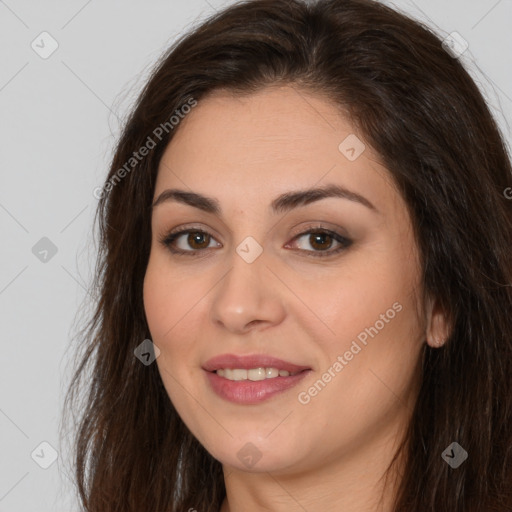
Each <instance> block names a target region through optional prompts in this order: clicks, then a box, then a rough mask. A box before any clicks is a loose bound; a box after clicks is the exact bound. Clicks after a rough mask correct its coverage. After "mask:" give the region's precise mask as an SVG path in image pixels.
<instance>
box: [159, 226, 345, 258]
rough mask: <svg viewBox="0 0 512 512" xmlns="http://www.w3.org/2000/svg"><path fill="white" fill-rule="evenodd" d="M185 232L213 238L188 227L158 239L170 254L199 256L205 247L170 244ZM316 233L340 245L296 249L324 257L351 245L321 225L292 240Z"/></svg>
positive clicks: (316, 256) (206, 233)
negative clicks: (325, 248) (187, 249)
mask: <svg viewBox="0 0 512 512" xmlns="http://www.w3.org/2000/svg"><path fill="white" fill-rule="evenodd" d="M187 233H199V234H204V235H208V236H210V237H211V238H213V236H212V235H211V234H210V233H208V232H207V231H203V230H202V229H191V228H189V229H181V230H179V231H171V232H170V233H168V234H166V235H164V236H163V237H162V238H161V239H160V240H159V242H160V243H161V244H163V245H164V246H165V247H166V248H167V249H168V250H169V251H170V252H171V253H172V254H176V255H178V256H190V257H198V256H199V254H198V252H202V251H204V250H207V249H194V250H190V251H184V250H182V249H176V248H173V247H172V244H173V243H174V242H175V241H176V239H177V238H179V237H180V236H181V235H184V234H187ZM316 234H321V235H328V236H330V237H331V238H333V239H334V240H335V241H336V242H338V243H339V244H341V245H340V247H339V248H338V249H335V250H326V251H308V250H305V249H297V250H299V251H304V252H307V253H311V256H313V257H314V258H325V257H328V256H332V255H334V254H338V253H340V252H342V251H344V250H345V249H347V248H348V247H349V246H350V245H352V240H350V239H348V238H346V237H344V236H341V235H340V234H338V233H336V232H335V231H330V230H328V229H325V228H323V227H322V226H316V227H313V228H311V229H310V230H308V231H304V232H303V233H299V234H298V235H296V236H294V237H293V239H292V241H294V240H297V239H299V238H301V237H303V236H305V235H316Z"/></svg>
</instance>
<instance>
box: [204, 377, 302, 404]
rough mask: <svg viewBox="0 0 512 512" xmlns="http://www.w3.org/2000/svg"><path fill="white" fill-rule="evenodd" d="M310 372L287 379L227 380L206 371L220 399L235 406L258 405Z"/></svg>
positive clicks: (292, 385)
mask: <svg viewBox="0 0 512 512" xmlns="http://www.w3.org/2000/svg"><path fill="white" fill-rule="evenodd" d="M310 371H311V370H305V371H302V372H300V373H297V374H296V375H292V376H288V377H274V378H272V379H265V380H256V381H253V380H228V379H225V378H224V377H220V376H219V375H217V374H216V373H215V372H208V371H206V376H207V378H208V381H209V383H210V385H211V387H212V388H213V391H215V393H217V395H219V396H220V397H221V398H224V399H225V400H229V401H230V402H234V403H236V404H245V405H251V404H258V403H260V402H263V401H264V400H268V399H269V398H270V397H272V396H274V395H277V394H278V393H282V392H283V391H286V390H287V389H290V388H292V387H294V386H296V385H297V384H298V383H299V382H300V381H301V380H302V379H303V378H304V377H305V376H306V375H307V374H309V372H310Z"/></svg>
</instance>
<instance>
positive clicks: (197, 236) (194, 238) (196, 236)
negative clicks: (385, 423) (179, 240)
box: [188, 231, 208, 249]
mask: <svg viewBox="0 0 512 512" xmlns="http://www.w3.org/2000/svg"><path fill="white" fill-rule="evenodd" d="M207 236H208V235H207V234H206V233H199V232H198V231H196V232H193V233H190V234H189V240H188V241H189V243H190V245H191V246H192V247H194V245H195V244H196V242H197V245H199V246H200V247H199V248H200V249H202V248H203V247H202V246H203V245H205V242H203V243H202V244H201V241H200V240H201V238H206V237H207ZM206 247H208V242H206Z"/></svg>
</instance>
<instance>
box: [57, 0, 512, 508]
mask: <svg viewBox="0 0 512 512" xmlns="http://www.w3.org/2000/svg"><path fill="white" fill-rule="evenodd" d="M273 84H289V85H292V86H293V87H295V88H297V90H302V91H306V92H310V93H312V94H317V95H322V96H323V97H324V98H327V99H328V100H329V101H331V102H332V103H333V105H337V106H338V107H339V108H340V112H342V111H343V112H345V113H346V115H347V116H349V118H350V120H351V122H353V123H354V125H356V126H357V128H358V129H359V130H360V133H362V134H363V135H364V136H365V141H366V142H367V143H368V144H370V145H371V146H372V147H373V148H374V150H375V151H377V153H378V154H379V155H380V156H381V157H382V159H383V161H384V163H385V164H386V166H387V168H388V169H389V171H390V173H391V175H392V177H393V179H394V181H395V183H396V185H397V186H398V189H399V190H400V193H401V194H402V195H403V197H404V199H405V200H406V202H407V205H408V209H409V212H410V215H411V217H412V220H413V224H414V228H415V236H416V241H417V243H418V247H419V248H420V251H421V260H422V261H421V264H422V268H421V272H422V277H423V286H424V293H425V294H427V293H428V294H429V295H430V296H432V297H435V298H437V299H438V300H439V303H440V304H441V305H442V307H443V308H444V310H445V311H446V314H447V316H448V318H449V321H450V324H451V327H452V329H451V333H450V336H449V339H448V340H447V342H446V344H445V345H444V346H443V347H441V348H432V347H430V346H428V345H427V344H426V343H425V346H424V349H423V353H422V385H421V389H420V392H419V396H418V400H417V403H416V407H415V409H414V413H413V417H412V421H411V423H410V427H409V431H408V435H407V439H406V440H405V442H404V444H403V445H402V447H401V452H400V453H401V454H405V455H406V457H405V460H406V465H405V468H403V470H402V473H403V478H402V481H401V485H400V488H399V492H398V495H397V498H396V506H395V511H396V512H410V511H415V512H427V511H431V512H433V511H436V512H440V511H441V512H444V511H449V512H483V511H486V512H487V511H504V510H512V489H511V486H512V473H511V467H512V459H511V457H512V256H511V255H512V200H510V199H507V194H506V193H505V191H506V190H507V189H508V190H511V189H510V188H509V187H511V186H512V169H511V163H510V155H509V154H508V153H507V149H506V147H505V144H504V142H503V139H502V136H501V134H500V132H499V129H498V127H497V125H496V122H495V120H494V119H493V117H492V115H491V114H490V112H489V109H488V107H487V106H486V103H485V101H484V99H483V97H482V94H481V93H480V92H479V90H478V88H477V86H476V85H475V83H474V81H473V80H472V79H471V78H470V75H469V74H468V72H467V71H466V70H465V69H464V67H463V65H462V64H461V62H460V61H459V59H456V58H454V56H452V55H451V54H449V53H448V52H447V51H445V49H444V48H443V46H442V43H441V40H440V39H439V38H438V37H437V36H436V35H435V34H434V33H433V32H432V31H431V30H430V29H428V28H427V27H424V26H423V25H421V24H420V23H418V22H416V21H413V20H411V19H409V18H407V17H406V16H404V15H402V14H399V13H397V12H395V11H394V10H392V9H390V8H388V7H386V6H384V5H382V4H380V3H377V2H374V1H371V0H319V1H317V2H306V1H299V0H248V1H241V2H238V3H237V4H235V5H233V6H231V7H229V8H227V9H225V10H224V11H222V12H219V13H217V14H215V15H214V16H212V17H211V18H209V19H208V20H206V21H205V22H203V23H202V24H201V25H200V26H198V27H197V28H195V29H194V30H193V32H191V33H189V34H186V35H185V36H183V37H181V39H179V40H178V41H176V42H175V44H173V46H172V47H171V48H170V49H169V50H168V51H167V52H166V53H165V54H164V55H163V56H162V58H161V59H160V61H159V62H158V64H157V66H156V67H155V68H154V71H153V73H152V75H151V76H150V78H149V80H148V82H147V84H146V85H145V87H144V89H143V90H142V92H141V94H140V96H139V98H138V101H137V103H136V105H135V107H134V109H133V111H132V112H131V114H130V117H129V118H128V120H127V122H126V124H125V126H124V131H123V133H122V135H121V137H120V140H119V142H118V144H117V147H116V150H115V154H114V156H113V159H112V164H111V167H110V172H109V174H108V177H107V179H106V181H105V187H104V188H103V190H102V191H101V193H100V194H98V196H99V197H100V200H99V204H98V209H97V212H96V213H97V217H96V220H99V222H98V226H99V234H100V238H99V248H98V250H99V252H98V260H97V266H96V271H97V272H96V277H95V281H94V283H93V287H92V290H91V293H93V292H94V291H96V293H97V303H96V304H95V312H94V315H92V318H90V320H89V321H88V323H87V325H86V326H85V327H84V329H83V330H82V331H81V332H80V333H79V336H78V338H79V339H80V340H81V344H80V360H79V363H78V366H77V369H76V372H75V374H74V376H73V380H72V382H71V385H70V387H69V391H68V394H67V395H66V401H65V412H66V413H67V412H68V410H75V409H76V411H77V414H76V415H75V416H78V422H77V425H76V434H75V437H74V438H73V439H74V445H73V446H74V470H75V475H74V477H75V479H76V481H77V488H78V492H79V498H80V501H81V504H82V505H83V507H84V510H87V511H88V512H130V511H133V512H143V511H147V512H150V511H151V512H155V511H158V512H162V511H164V510H166V511H172V512H178V511H180V512H181V511H187V510H189V509H194V510H198V511H199V512H207V511H209V512H218V510H219V508H220V505H221V503H222V501H223V499H224V497H225V487H224V478H223V473H222V466H221V463H220V462H219V461H218V460H215V459H214V458H213V457H212V456H211V455H210V454H209V453H208V452H207V451H206V450H205V449H204V447H203V446H201V445H200V444H199V442H198V441H197V440H196V439H195V438H194V437H193V435H192V434H191V433H190V431H189V430H188V429H187V427H186V426H185V425H184V423H183V422H182V421H181V419H180V417H179V415H178V414H177V412H176V410H175V409H174V407H173V406H172V403H170V400H169V397H168V395H167V393H166V391H165V389H164V387H163V384H162V381H161V378H160V375H159V373H158V368H157V365H156V364H152V365H150V366H145V365H143V364H141V362H140V361H139V360H138V359H137V358H136V357H135V356H134V349H135V348H136V347H137V346H138V345H140V343H141V342H142V341H143V340H145V339H147V338H149V339H150V338H151V335H150V332H149V329H148V325H147V323H146V318H145V314H144V308H143V300H142V285H143V279H144V274H145V269H146V266H147V262H148V257H149V252H150V246H151V202H152V198H153V192H154V185H155V180H156V173H157V168H158V165H159V162H160V159H161V156H162V153H163V151H164V149H165V147H166V146H167V144H168V143H169V141H170V140H171V139H172V137H173V135H174V133H175V132H176V131H177V130H178V129H179V125H178V126H172V123H169V122H168V121H169V119H170V118H171V117H172V116H173V115H174V114H175V113H176V111H178V112H183V106H184V105H186V104H189V105H190V104H191V103H192V102H193V101H198V102H200V101H201V99H203V98H205V96H206V95H207V94H208V93H209V92H211V91H213V90H215V89H221V88H222V89H226V90H230V91H233V92H235V93H239V94H249V93H251V92H254V91H257V90H259V89H261V88H263V87H265V86H268V85H273ZM180 109H181V110H180ZM166 122H167V125H166V124H165V123H166ZM224 122H229V121H228V120H225V121H224ZM162 126H164V127H165V129H162V128H161V129H160V131H157V132H156V133H158V134H159V136H158V137H157V136H156V133H155V130H156V129H157V128H158V127H162ZM148 137H150V138H151V139H152V141H153V142H154V143H155V147H152V148H151V149H150V150H149V152H148V154H147V155H146V156H145V157H144V158H140V159H138V158H137V159H136V161H135V160H131V158H133V153H134V151H137V150H138V149H139V148H141V147H143V146H148V145H149V143H148V140H149V139H148ZM128 162H130V163H129V164H128V166H127V163H128ZM122 168H124V169H125V172H120V169H122ZM109 183H110V185H109ZM509 197H510V195H509ZM93 296H94V293H93ZM425 296H426V295H425ZM89 370H90V373H88V371H89ZM82 387H85V393H84V394H83V397H81V394H80V390H81V389H82ZM81 398H82V400H81ZM452 442H457V443H458V444H460V445H461V446H462V447H463V448H464V449H465V450H466V451H467V452H468V459H467V460H466V461H465V462H464V463H463V464H462V465H461V466H459V467H458V468H457V469H453V468H452V467H450V466H449V465H448V464H447V463H446V462H445V460H443V458H442V456H441V455H442V453H443V451H444V450H445V449H446V448H447V447H448V446H449V445H450V444H451V443H452ZM397 455H398V453H397Z"/></svg>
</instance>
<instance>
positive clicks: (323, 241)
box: [293, 227, 352, 258]
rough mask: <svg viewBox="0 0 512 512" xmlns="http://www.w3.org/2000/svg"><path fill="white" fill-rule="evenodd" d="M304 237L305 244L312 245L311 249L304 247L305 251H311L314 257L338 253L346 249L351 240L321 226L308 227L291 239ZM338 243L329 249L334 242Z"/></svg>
mask: <svg viewBox="0 0 512 512" xmlns="http://www.w3.org/2000/svg"><path fill="white" fill-rule="evenodd" d="M301 238H304V239H305V240H306V243H307V244H310V246H311V247H313V250H312V251H311V250H308V249H304V250H305V251H306V252H310V253H312V254H311V256H314V257H320V258H322V257H326V256H332V255H333V254H338V253H339V252H341V251H344V250H345V249H347V248H348V247H349V246H350V245H351V244H352V240H349V239H348V238H346V237H344V236H342V235H340V234H339V233H336V232H334V231H330V230H327V229H324V228H321V227H318V228H314V229H310V230H309V231H306V232H304V233H301V234H299V235H297V236H296V237H295V238H294V239H293V240H300V239H301ZM335 242H336V243H337V244H338V247H337V248H336V249H334V250H329V249H330V248H331V247H332V245H333V244H334V243H335Z"/></svg>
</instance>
